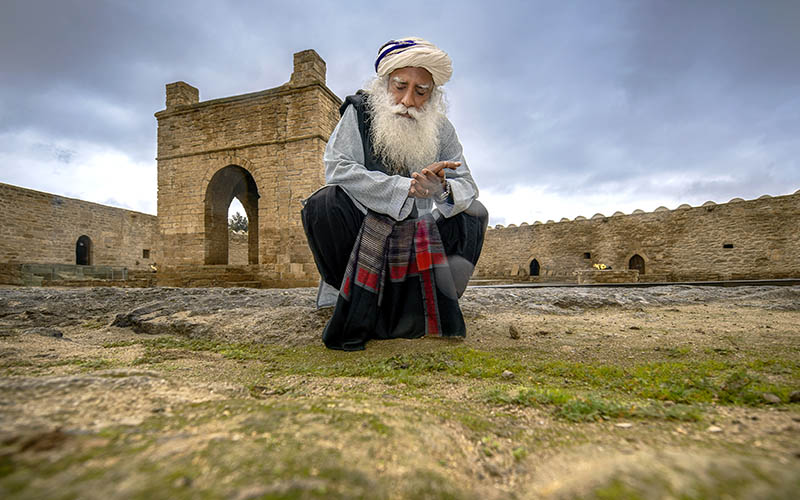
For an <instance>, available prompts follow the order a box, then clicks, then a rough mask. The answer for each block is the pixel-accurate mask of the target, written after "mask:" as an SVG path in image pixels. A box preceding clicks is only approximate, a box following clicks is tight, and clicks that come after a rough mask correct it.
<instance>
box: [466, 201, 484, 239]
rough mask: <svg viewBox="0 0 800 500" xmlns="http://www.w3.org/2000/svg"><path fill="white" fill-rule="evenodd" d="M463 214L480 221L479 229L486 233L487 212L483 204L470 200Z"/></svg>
mask: <svg viewBox="0 0 800 500" xmlns="http://www.w3.org/2000/svg"><path fill="white" fill-rule="evenodd" d="M464 213H466V214H467V215H471V216H473V217H477V218H478V220H480V221H481V228H482V229H483V232H486V227H487V226H488V225H489V211H488V210H486V207H485V206H484V204H483V203H481V202H480V201H478V200H472V203H471V204H470V205H469V206H468V207H467V209H466V210H464Z"/></svg>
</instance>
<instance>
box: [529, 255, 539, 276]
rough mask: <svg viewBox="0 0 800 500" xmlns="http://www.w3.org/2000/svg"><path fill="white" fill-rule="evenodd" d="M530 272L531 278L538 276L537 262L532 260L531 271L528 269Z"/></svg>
mask: <svg viewBox="0 0 800 500" xmlns="http://www.w3.org/2000/svg"><path fill="white" fill-rule="evenodd" d="M530 271H531V272H530V275H531V276H539V261H538V260H536V259H533V260H532V261H531V269H530Z"/></svg>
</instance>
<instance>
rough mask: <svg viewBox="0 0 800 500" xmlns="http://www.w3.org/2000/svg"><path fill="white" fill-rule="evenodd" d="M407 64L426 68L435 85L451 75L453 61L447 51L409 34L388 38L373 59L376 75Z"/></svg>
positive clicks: (386, 73)
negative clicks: (395, 38) (404, 36)
mask: <svg viewBox="0 0 800 500" xmlns="http://www.w3.org/2000/svg"><path fill="white" fill-rule="evenodd" d="M408 66H413V67H417V68H425V69H427V70H428V72H430V74H431V76H433V83H434V84H435V85H437V86H438V85H444V84H445V83H447V81H448V80H449V79H450V77H451V76H452V75H453V63H452V62H451V61H450V56H448V55H447V52H445V51H443V50H442V49H440V48H439V47H437V46H436V45H434V44H432V43H431V42H429V41H427V40H423V39H422V38H418V37H415V36H410V37H408V38H400V39H398V40H389V41H388V42H386V43H385V44H383V46H382V47H381V48H380V49H378V58H377V59H375V71H376V72H377V73H378V76H386V75H388V74H389V73H391V72H392V71H394V70H396V69H399V68H405V67H408Z"/></svg>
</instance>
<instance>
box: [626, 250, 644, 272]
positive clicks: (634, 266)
mask: <svg viewBox="0 0 800 500" xmlns="http://www.w3.org/2000/svg"><path fill="white" fill-rule="evenodd" d="M628 269H630V270H632V271H634V270H635V271H639V274H644V259H643V258H642V256H641V255H639V254H638V253H637V254H634V256H633V257H631V259H630V260H629V261H628Z"/></svg>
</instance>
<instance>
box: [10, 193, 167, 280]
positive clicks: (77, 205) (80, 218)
mask: <svg viewBox="0 0 800 500" xmlns="http://www.w3.org/2000/svg"><path fill="white" fill-rule="evenodd" d="M0 213H2V214H3V217H2V222H0V262H2V263H35V264H76V263H77V262H76V250H77V249H76V246H77V245H78V240H79V238H81V237H82V236H85V237H88V242H89V245H88V247H89V248H88V260H89V262H88V264H91V265H95V266H125V267H128V268H130V269H142V270H145V269H148V268H149V266H150V264H151V263H153V262H156V261H158V260H159V251H158V247H157V241H158V223H157V219H156V217H155V216H153V215H148V214H144V213H140V212H133V211H131V210H124V209H121V208H114V207H109V206H105V205H99V204H97V203H90V202H88V201H81V200H75V199H72V198H66V197H64V196H57V195H53V194H48V193H42V192H39V191H34V190H31V189H25V188H21V187H17V186H11V185H9V184H2V183H0ZM83 241H87V240H85V239H84V240H83ZM145 254H147V256H145Z"/></svg>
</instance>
